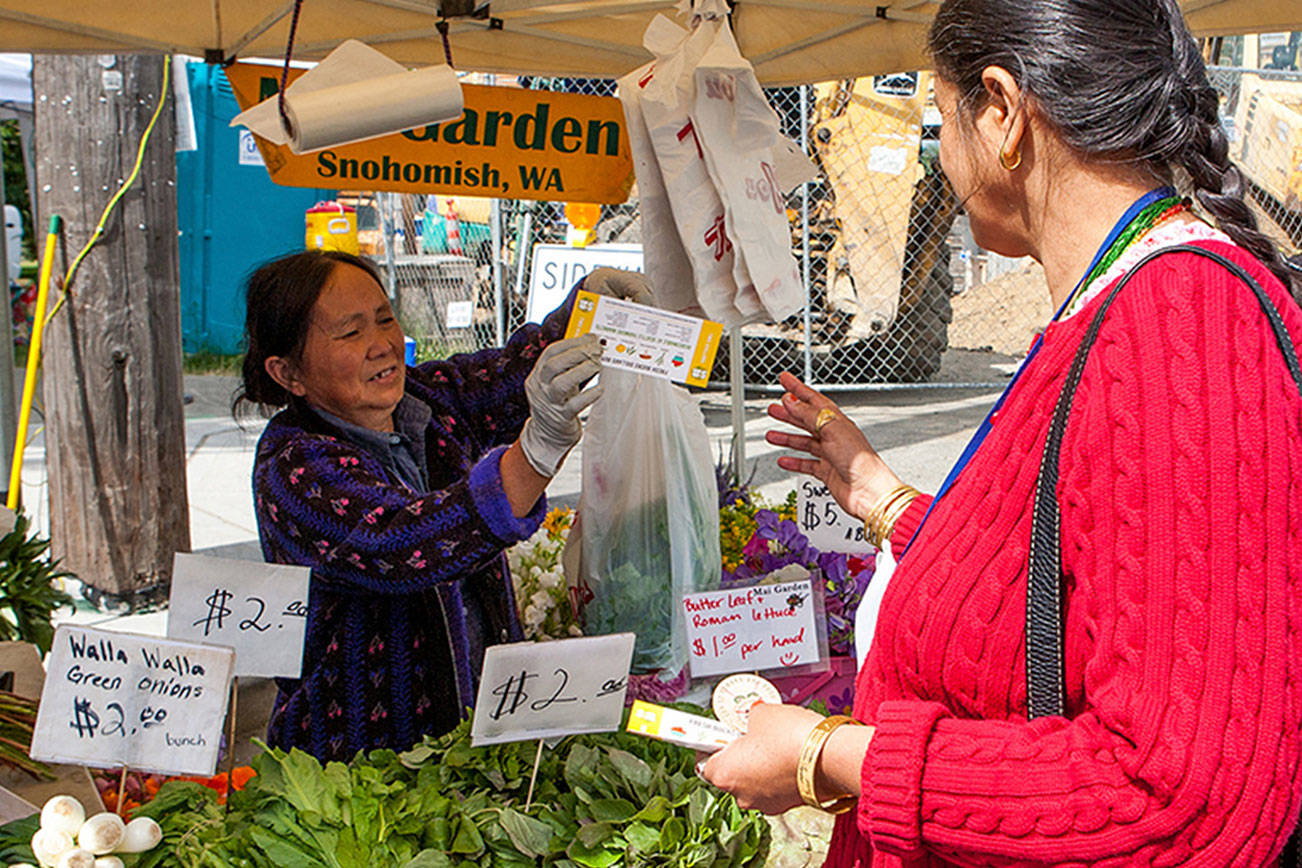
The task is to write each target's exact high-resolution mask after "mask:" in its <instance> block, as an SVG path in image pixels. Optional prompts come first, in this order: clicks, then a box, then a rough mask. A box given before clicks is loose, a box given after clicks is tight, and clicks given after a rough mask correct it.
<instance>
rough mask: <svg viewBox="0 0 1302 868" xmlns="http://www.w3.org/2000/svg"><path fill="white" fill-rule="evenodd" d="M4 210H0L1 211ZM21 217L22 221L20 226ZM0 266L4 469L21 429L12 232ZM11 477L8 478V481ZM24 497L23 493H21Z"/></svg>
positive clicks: (1, 240) (1, 246)
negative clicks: (0, 272) (0, 275)
mask: <svg viewBox="0 0 1302 868" xmlns="http://www.w3.org/2000/svg"><path fill="white" fill-rule="evenodd" d="M6 200H7V193H6V190H5V169H4V163H3V161H0V206H2V205H3V204H4V203H5V201H6ZM3 211H4V208H3V207H0V212H3ZM21 222H22V218H21V217H20V218H19V223H20V224H21ZM0 263H4V275H5V279H4V310H0V460H2V461H3V462H4V464H3V465H0V466H4V467H12V466H13V463H14V436H15V434H16V432H17V429H18V413H17V409H16V402H15V400H14V399H15V389H14V328H13V323H14V318H13V299H12V296H11V295H10V291H9V232H8V229H6V230H5V231H4V232H0ZM7 478H8V477H6V479H7ZM4 488H5V491H4V497H5V499H6V500H7V499H8V497H9V483H8V482H5V483H4ZM20 494H21V492H20Z"/></svg>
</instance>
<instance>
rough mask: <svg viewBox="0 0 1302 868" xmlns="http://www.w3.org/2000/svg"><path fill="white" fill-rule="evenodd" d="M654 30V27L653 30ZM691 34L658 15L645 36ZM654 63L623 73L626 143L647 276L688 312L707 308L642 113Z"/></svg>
mask: <svg viewBox="0 0 1302 868" xmlns="http://www.w3.org/2000/svg"><path fill="white" fill-rule="evenodd" d="M653 31H654V32H653ZM686 35H687V33H686V31H684V30H683V29H682V28H681V27H679V26H678V25H676V24H674V23H673V22H671V21H670V20H669V19H667V18H665V17H664V16H663V15H657V16H656V17H655V18H654V19H653V20H652V22H651V25H650V26H649V27H648V28H647V33H646V36H645V37H644V39H645V40H649V41H656V42H657V43H659V42H664V43H666V51H668V50H672V46H674V45H677V44H678V43H679V42H681V41H682V40H683V38H684V37H685V36H686ZM653 66H654V63H648V64H646V65H645V66H641V67H638V68H637V69H635V70H633V71H632V72H630V73H629V74H628V75H626V76H624V77H623V78H621V79H619V81H618V82H617V84H618V85H619V100H620V102H621V103H622V104H623V106H624V120H625V122H626V124H625V125H626V126H627V128H628V143H629V148H630V150H631V151H632V155H633V170H634V172H635V173H636V175H637V195H638V209H639V213H640V214H641V215H642V262H643V270H644V271H645V273H646V277H647V280H648V281H650V283H651V285H652V286H653V287H655V292H656V305H657V306H658V307H661V308H664V309H665V310H672V311H675V312H676V313H684V314H687V315H688V316H696V317H705V316H707V314H706V313H705V310H704V309H703V308H702V307H701V305H700V303H699V302H698V301H697V298H696V284H695V282H694V281H693V278H692V263H691V260H690V259H688V257H687V251H686V249H684V248H683V242H682V239H681V238H679V237H678V227H677V226H676V225H675V224H674V214H673V211H672V210H671V208H670V205H669V191H668V190H666V189H665V182H664V178H663V177H661V173H660V161H659V160H657V159H656V154H655V148H654V147H652V145H651V134H650V133H649V132H648V130H647V126H646V120H645V119H644V118H643V117H642V89H641V87H639V86H638V83H639V82H640V81H642V80H643V78H644V77H646V76H647V75H649V74H651V69H652V67H653Z"/></svg>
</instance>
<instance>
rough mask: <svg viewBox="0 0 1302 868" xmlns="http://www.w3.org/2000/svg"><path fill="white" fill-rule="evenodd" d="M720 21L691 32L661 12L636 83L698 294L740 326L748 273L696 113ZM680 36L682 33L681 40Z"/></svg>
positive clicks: (713, 314) (717, 314) (709, 312)
mask: <svg viewBox="0 0 1302 868" xmlns="http://www.w3.org/2000/svg"><path fill="white" fill-rule="evenodd" d="M720 26H721V22H719V21H713V20H711V21H700V22H698V23H697V24H696V26H695V27H694V28H693V29H692V30H691V31H685V30H683V29H682V28H681V27H679V26H678V25H676V24H674V23H673V22H672V21H669V19H667V18H665V17H664V16H656V18H655V19H653V21H652V23H651V25H650V26H649V27H648V28H647V31H646V34H645V35H644V37H643V45H644V46H645V47H646V48H647V50H648V51H650V52H651V53H652V54H654V55H655V56H656V59H655V61H654V62H653V63H651V64H650V65H649V67H644V68H643V69H644V70H645V71H644V72H643V73H642V74H641V75H640V76H639V77H638V78H637V80H636V82H635V85H636V87H637V88H638V90H639V91H640V93H639V98H638V104H639V106H640V108H641V110H642V117H643V119H644V120H645V122H646V129H647V136H648V138H649V139H650V141H651V146H652V148H653V150H654V152H655V157H656V162H657V164H658V166H659V169H660V175H661V178H662V180H663V183H664V187H665V191H666V194H667V198H668V200H669V205H670V208H671V211H672V213H673V219H674V225H675V226H676V227H677V232H678V237H679V239H680V241H681V242H682V245H683V249H684V250H685V251H686V254H687V258H688V261H689V262H690V263H691V268H692V278H693V281H694V283H695V286H696V297H697V301H698V303H699V304H700V306H701V309H702V310H703V311H704V312H705V315H706V316H707V317H709V318H710V319H712V320H715V321H717V322H722V323H723V324H725V325H739V324H740V323H741V322H743V321H744V320H745V319H746V318H747V317H746V315H745V314H743V313H741V312H739V311H738V309H737V307H736V306H735V305H734V302H735V300H736V299H737V297H738V294H739V293H738V287H739V286H740V287H749V286H750V280H749V278H747V277H746V276H745V274H746V266H745V263H744V262H741V261H739V260H738V258H737V254H736V249H735V248H734V246H733V244H732V241H731V240H730V239H729V238H728V233H727V228H726V220H727V218H726V216H725V214H724V205H723V200H722V199H720V198H719V194H718V193H717V192H716V191H715V189H714V183H713V182H712V181H711V180H710V174H709V171H708V169H707V168H706V165H705V156H704V151H703V149H702V147H701V143H700V140H699V137H698V136H697V133H696V130H695V127H694V126H693V122H692V118H691V113H690V112H691V106H692V95H693V91H694V90H695V87H696V84H695V80H694V77H693V72H694V70H695V69H696V65H697V63H699V62H700V59H701V58H702V57H703V56H704V55H705V52H706V50H707V49H708V48H709V47H710V45H711V43H712V42H713V41H714V38H715V31H716V30H717V29H718V28H719V27H720ZM674 35H678V36H679V38H678V40H677V41H676V42H675V41H674V40H673V38H672V37H673V36H674ZM640 182H641V177H640V176H639V183H640ZM788 246H790V243H789V242H788ZM739 276H740V278H741V279H740V282H739V280H738V277H739ZM657 291H658V287H657ZM751 292H752V293H753V290H751ZM756 301H758V299H756Z"/></svg>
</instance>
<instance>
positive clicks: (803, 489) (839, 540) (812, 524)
mask: <svg viewBox="0 0 1302 868" xmlns="http://www.w3.org/2000/svg"><path fill="white" fill-rule="evenodd" d="M796 518H797V520H798V521H799V522H800V532H801V533H803V534H804V535H805V536H807V537H809V544H810V545H812V546H813V547H814V548H816V549H818V550H819V551H820V552H845V553H846V554H867V553H869V552H871V551H873V547H872V546H871V545H869V543H868V539H867V538H866V537H865V536H864V532H863V522H862V521H860V520H859V519H857V518H855V517H854V516H852V515H850V513H848V512H846V511H845V510H844V509H842V508H841V507H840V506H839V505H838V504H837V502H836V500H834V499H833V497H832V495H831V494H829V493H828V491H827V486H826V485H823V484H822V483H821V482H818V481H816V480H807V479H806V480H801V483H800V487H799V488H798V489H797V490H796Z"/></svg>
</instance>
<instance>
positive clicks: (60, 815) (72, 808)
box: [41, 796, 86, 837]
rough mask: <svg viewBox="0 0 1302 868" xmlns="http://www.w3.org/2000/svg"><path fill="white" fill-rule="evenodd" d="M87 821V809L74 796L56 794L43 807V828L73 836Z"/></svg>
mask: <svg viewBox="0 0 1302 868" xmlns="http://www.w3.org/2000/svg"><path fill="white" fill-rule="evenodd" d="M84 822H86V809H85V808H83V807H82V806H81V802H79V801H77V800H76V799H75V798H73V797H72V796H55V797H54V798H52V799H50V800H49V801H48V802H46V803H45V807H43V808H41V828H42V829H49V830H50V831H52V832H62V833H64V834H65V835H67V836H69V837H72V836H73V835H75V834H77V832H78V831H80V830H81V824H82V823H84Z"/></svg>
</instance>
